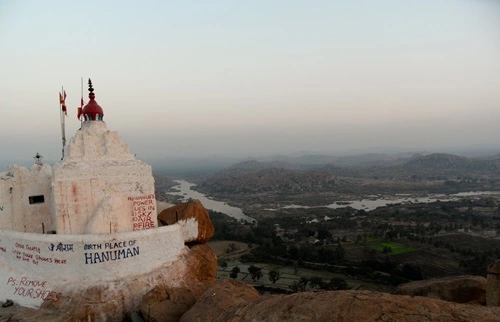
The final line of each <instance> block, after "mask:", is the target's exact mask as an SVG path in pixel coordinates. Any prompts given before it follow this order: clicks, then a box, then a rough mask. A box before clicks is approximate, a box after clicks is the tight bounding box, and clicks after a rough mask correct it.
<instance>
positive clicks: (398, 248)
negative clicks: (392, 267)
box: [368, 242, 415, 255]
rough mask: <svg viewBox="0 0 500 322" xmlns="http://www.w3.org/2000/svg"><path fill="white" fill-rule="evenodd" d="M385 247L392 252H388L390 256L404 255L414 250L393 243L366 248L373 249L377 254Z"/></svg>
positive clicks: (376, 244) (377, 244)
mask: <svg viewBox="0 0 500 322" xmlns="http://www.w3.org/2000/svg"><path fill="white" fill-rule="evenodd" d="M385 247H390V248H391V249H392V252H390V254H393V255H399V254H404V253H408V252H412V251H414V250H415V248H412V247H408V246H405V245H401V244H398V243H393V242H379V243H370V244H368V248H370V249H374V250H376V251H379V252H383V251H384V248H385Z"/></svg>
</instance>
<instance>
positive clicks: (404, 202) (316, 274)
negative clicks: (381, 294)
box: [157, 154, 500, 292]
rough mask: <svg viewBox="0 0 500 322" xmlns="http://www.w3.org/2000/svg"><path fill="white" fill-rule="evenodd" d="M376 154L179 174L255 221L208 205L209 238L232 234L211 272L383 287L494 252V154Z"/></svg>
mask: <svg viewBox="0 0 500 322" xmlns="http://www.w3.org/2000/svg"><path fill="white" fill-rule="evenodd" d="M373 162H374V161H372V163H370V164H359V163H356V165H353V166H346V165H343V166H337V165H335V164H326V165H325V164H322V165H316V166H311V165H297V164H288V163H276V162H259V161H247V162H243V163H240V164H236V165H234V166H232V167H230V168H227V169H224V170H222V171H218V172H215V173H211V174H204V175H202V176H197V177H189V178H187V179H189V180H190V181H191V182H195V183H196V185H194V186H192V187H191V189H194V190H196V191H198V193H200V194H203V195H204V196H209V199H210V200H215V201H219V202H222V203H223V204H227V205H230V206H232V207H237V208H240V209H241V210H242V212H243V213H244V215H246V216H249V217H251V218H253V219H255V220H256V221H257V222H256V223H252V222H251V221H242V220H241V218H240V219H234V218H231V217H228V216H227V215H225V214H224V213H222V212H218V211H214V210H210V211H209V212H210V216H211V219H212V222H213V223H214V226H215V231H216V232H215V236H214V240H217V242H225V243H226V245H233V246H227V247H226V249H224V254H223V255H222V256H219V266H220V267H219V278H238V279H242V280H245V281H247V282H249V283H252V284H254V285H255V286H258V287H262V288H264V289H268V288H270V290H271V291H272V292H293V291H300V290H304V289H311V288H324V289H332V288H333V289H335V288H338V287H347V288H354V289H368V290H384V291H390V290H392V289H393V288H394V287H396V286H397V285H399V284H401V283H405V282H408V281H412V280H419V279H428V278H434V277H444V276H453V275H464V274H473V275H482V276H485V275H486V267H487V265H488V264H490V263H491V262H493V261H494V260H496V259H497V258H498V257H499V256H500V239H498V238H497V236H498V233H497V232H498V231H500V194H499V191H500V174H499V171H498V166H499V162H498V160H496V159H488V160H470V159H467V158H463V157H458V156H453V155H446V154H436V155H427V156H422V155H417V156H412V157H409V158H408V159H406V160H397V162H395V161H394V160H390V161H383V160H381V161H380V162H375V163H376V164H375V165H374V164H373ZM177 179H178V178H177ZM157 185H162V194H161V195H160V196H158V198H159V199H160V198H163V199H164V200H165V201H168V202H172V203H175V202H178V201H180V200H183V199H184V198H185V197H187V196H188V195H189V193H186V192H184V193H182V194H181V193H178V192H177V193H176V189H175V186H176V185H178V182H175V181H174V180H172V179H171V178H168V179H167V178H163V179H161V180H159V181H158V180H157ZM157 191H158V189H157ZM381 200H383V202H381ZM371 203H374V204H375V206H372V205H371ZM378 205H380V206H379V207H376V206H378ZM207 208H209V209H210V207H207ZM215 210H217V209H215ZM219 211H220V210H219ZM234 245H246V247H241V246H238V247H237V249H235V248H234ZM243 248H244V249H243ZM221 265H222V266H221ZM233 270H238V272H237V273H236V274H235V273H234V271H233ZM251 272H252V273H253V274H251ZM256 272H257V273H256ZM273 274H274V275H273ZM276 274H278V275H277V276H280V277H281V280H280V279H278V280H277V281H275V282H274V283H273V282H272V281H271V275H272V276H276ZM311 281H312V282H311ZM339 281H344V282H345V284H344V283H343V282H342V283H341V282H339ZM334 282H335V283H337V284H335V283H334ZM339 283H340V284H339ZM339 285H341V286H339Z"/></svg>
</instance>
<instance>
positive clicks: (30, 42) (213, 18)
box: [0, 0, 500, 159]
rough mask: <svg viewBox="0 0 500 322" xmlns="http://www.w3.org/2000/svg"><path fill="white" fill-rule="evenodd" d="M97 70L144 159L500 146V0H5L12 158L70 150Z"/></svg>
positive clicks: (100, 97) (1, 65)
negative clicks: (63, 105) (66, 140)
mask: <svg viewBox="0 0 500 322" xmlns="http://www.w3.org/2000/svg"><path fill="white" fill-rule="evenodd" d="M82 76H83V77H84V78H85V83H86V79H87V78H88V77H91V78H92V80H93V83H94V88H95V94H96V100H97V102H98V103H99V104H100V105H101V106H102V108H103V109H104V113H105V117H104V120H105V121H106V123H107V125H108V128H109V129H110V130H113V131H118V132H119V133H120V134H121V136H122V138H123V139H124V141H125V142H126V143H128V144H129V146H130V148H131V151H132V152H133V153H137V154H138V156H139V158H140V157H143V158H151V157H162V156H172V155H176V156H196V155H200V156H201V155H212V154H217V155H231V156H251V155H259V154H277V153H291V152H296V151H311V152H323V153H331V154H339V153H344V152H346V151H361V150H364V149H366V150H368V151H371V152H374V151H385V150H396V149H406V150H408V149H409V150H424V149H425V150H438V149H443V150H450V149H461V148H471V147H478V148H485V147H488V148H491V147H498V149H497V150H498V151H499V152H500V1H496V0H419V1H402V0H393V1H389V0H377V1H373V0H366V1H358V0H356V1H333V0H327V1H305V0H304V1H293V0H286V1H277V0H276V1H275V0H265V1H264V0H263V1H234V0H228V1H67V0H64V1H51V0H46V1H39V0H31V1H30V0H23V1H10V0H2V1H0V122H1V126H0V135H1V138H2V140H1V141H0V148H1V151H2V159H29V158H31V157H32V156H33V155H34V153H35V152H37V151H38V152H40V153H42V154H43V155H45V156H46V158H48V159H58V158H60V149H61V147H60V144H61V143H60V141H61V137H60V123H59V110H58V109H59V105H58V96H57V95H58V92H59V90H60V88H61V85H64V88H65V89H66V92H67V94H68V98H67V102H68V107H69V111H68V114H69V117H68V118H67V122H66V123H67V136H68V137H71V136H73V134H74V133H75V131H76V130H77V129H78V127H79V121H78V120H77V119H76V107H77V106H78V105H79V100H80V77H82ZM87 93H88V92H87V90H86V86H85V89H84V96H85V100H87V99H86V96H87Z"/></svg>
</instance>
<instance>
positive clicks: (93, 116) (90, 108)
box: [82, 93, 104, 121]
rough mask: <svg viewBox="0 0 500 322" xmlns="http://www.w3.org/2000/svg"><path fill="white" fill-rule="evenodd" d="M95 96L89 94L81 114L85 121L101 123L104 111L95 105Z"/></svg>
mask: <svg viewBox="0 0 500 322" xmlns="http://www.w3.org/2000/svg"><path fill="white" fill-rule="evenodd" d="M94 98H95V94H94V93H90V94H89V99H90V100H89V103H88V104H87V105H85V107H84V108H83V110H82V114H83V115H84V117H85V120H87V121H88V120H92V121H97V120H99V121H102V118H103V116H104V111H103V110H102V108H101V107H100V106H99V104H97V102H96V101H95V100H94Z"/></svg>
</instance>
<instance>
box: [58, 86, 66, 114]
mask: <svg viewBox="0 0 500 322" xmlns="http://www.w3.org/2000/svg"><path fill="white" fill-rule="evenodd" d="M63 93H64V96H63V94H61V93H59V104H61V108H62V111H63V112H64V115H68V111H67V109H66V102H65V100H66V91H64V92H63Z"/></svg>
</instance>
